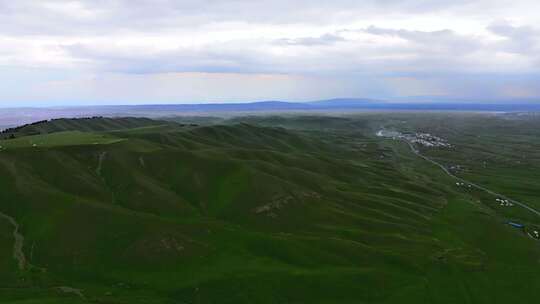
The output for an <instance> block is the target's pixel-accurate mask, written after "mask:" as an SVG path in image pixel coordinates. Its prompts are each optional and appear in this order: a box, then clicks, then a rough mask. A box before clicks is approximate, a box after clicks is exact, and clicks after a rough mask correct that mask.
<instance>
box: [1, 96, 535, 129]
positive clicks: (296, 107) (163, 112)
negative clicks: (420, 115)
mask: <svg viewBox="0 0 540 304" xmlns="http://www.w3.org/2000/svg"><path fill="white" fill-rule="evenodd" d="M393 110H397V111H493V112H538V111H540V102H535V101H534V100H530V99H517V100H506V101H482V100H481V101H478V102H469V101H468V100H467V99H448V98H446V99H445V98H442V99H441V98H435V97H426V96H421V97H408V98H402V99H397V101H385V100H377V99H365V98H336V99H328V100H318V101H312V102H286V101H259V102H249V103H208V104H169V105H111V106H81V107H50V108H11V109H0V129H1V128H5V127H10V126H15V125H19V124H23V123H29V122H33V121H38V120H44V119H51V118H66V117H85V116H96V115H99V116H108V117H114V116H140V117H152V118H156V117H164V116H175V115H185V114H190V115H201V114H211V115H222V114H234V113H242V112H245V113H249V112H259V113H260V112H276V111H280V112H285V111H293V112H303V111H328V112H331V111H335V112H351V111H393Z"/></svg>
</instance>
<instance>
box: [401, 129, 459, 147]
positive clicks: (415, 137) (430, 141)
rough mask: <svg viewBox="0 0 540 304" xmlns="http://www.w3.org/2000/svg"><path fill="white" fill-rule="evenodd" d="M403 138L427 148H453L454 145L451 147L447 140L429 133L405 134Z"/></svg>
mask: <svg viewBox="0 0 540 304" xmlns="http://www.w3.org/2000/svg"><path fill="white" fill-rule="evenodd" d="M402 136H403V138H405V139H406V140H408V141H409V142H411V143H415V144H419V145H422V146H425V147H443V148H451V147H452V145H450V144H449V143H448V142H447V141H446V140H444V139H442V138H440V137H438V136H435V135H432V134H429V133H418V132H417V133H412V134H403V135H402Z"/></svg>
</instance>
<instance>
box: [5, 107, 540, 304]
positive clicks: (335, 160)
mask: <svg viewBox="0 0 540 304" xmlns="http://www.w3.org/2000/svg"><path fill="white" fill-rule="evenodd" d="M447 115H449V114H433V113H432V114H384V115H383V114H364V115H358V116H345V117H323V116H319V117H317V116H298V117H294V116H281V117H274V116H263V117H241V118H233V119H229V120H226V121H223V122H222V124H219V125H209V126H194V125H180V124H175V123H164V122H156V121H149V120H146V119H133V118H130V119H121V120H118V124H116V121H115V120H107V121H109V122H110V124H108V125H107V126H105V124H104V123H103V119H101V118H97V119H88V120H75V121H70V125H76V127H62V128H58V126H54V127H53V126H48V124H49V123H44V124H43V125H41V126H40V128H39V130H40V131H38V133H40V134H41V135H37V136H38V138H39V140H40V143H41V144H39V145H36V146H33V144H32V145H31V146H30V145H27V144H26V143H29V142H30V141H29V140H32V142H33V141H35V140H36V139H35V138H36V137H33V136H24V135H25V134H35V132H36V131H35V130H34V131H32V132H29V133H21V132H19V133H16V134H15V135H16V139H14V140H3V141H0V145H3V146H5V148H4V149H3V150H0V212H2V213H3V214H5V215H8V216H10V217H12V218H13V219H14V220H16V222H17V223H18V225H19V226H20V227H19V232H20V233H21V234H22V235H24V247H23V248H22V252H23V254H24V257H25V259H26V263H25V264H24V267H23V268H22V269H19V267H18V260H17V259H14V258H13V244H14V238H13V234H12V233H13V230H14V227H13V225H11V224H10V222H9V221H7V220H5V219H2V218H0V274H1V275H0V303H77V302H80V303H85V302H90V303H92V302H95V303H508V302H512V303H533V302H535V301H536V300H537V299H538V297H539V296H540V271H539V270H540V268H539V266H540V264H539V261H540V243H539V242H538V241H537V240H535V239H533V238H531V237H529V236H528V235H527V233H526V231H523V230H520V229H515V228H512V227H510V226H508V225H505V224H504V223H505V222H506V221H507V220H508V219H512V220H515V221H518V222H520V223H524V224H526V225H527V229H532V228H531V227H535V225H537V224H539V223H540V221H539V218H538V217H536V216H534V215H533V214H530V212H527V211H525V210H522V209H520V208H519V207H511V208H509V207H508V208H501V207H500V206H498V205H496V204H494V203H493V202H494V199H495V197H492V196H490V195H488V194H486V193H483V192H481V191H468V190H466V189H462V188H459V187H456V186H455V180H453V179H452V178H451V177H449V176H447V175H446V174H444V172H443V171H442V170H441V169H440V168H438V167H436V166H434V165H433V164H431V163H429V162H426V161H425V160H423V159H421V158H419V157H418V156H416V155H415V154H413V153H412V152H411V150H410V149H409V147H408V145H407V144H405V143H403V142H400V141H393V140H391V139H384V138H378V137H375V136H374V134H375V132H376V131H377V130H378V129H379V128H380V127H382V126H384V127H386V128H393V129H396V130H400V131H422V132H430V133H433V134H436V135H438V136H441V137H445V138H447V139H448V141H449V142H450V143H452V144H453V145H454V146H455V147H454V148H452V149H446V150H445V149H442V148H435V149H422V153H424V154H426V155H429V156H431V157H433V158H435V159H437V160H439V161H441V162H443V163H447V164H457V163H459V164H461V165H462V166H463V167H465V168H467V170H463V171H462V172H457V173H456V174H458V175H460V176H463V177H467V178H469V179H470V180H471V181H472V180H474V181H475V182H478V183H481V184H483V185H485V186H489V187H490V188H492V189H493V190H496V191H497V192H502V193H504V194H506V195H508V196H510V197H513V198H516V199H520V200H522V201H523V202H527V203H530V205H534V206H537V207H538V208H540V202H538V198H540V193H539V191H540V190H539V189H540V187H538V184H539V183H540V179H539V176H538V171H539V170H536V169H537V168H538V167H539V166H540V163H539V162H540V161H539V158H538V151H539V150H538V145H539V143H540V131H539V130H540V129H539V128H537V127H536V126H538V121H537V120H535V119H527V118H519V119H516V118H507V117H495V116H492V115H458V114H452V115H450V117H448V116H447ZM125 121H129V124H123V126H122V127H119V125H120V122H125ZM209 121H212V122H214V121H213V120H209ZM55 122H56V121H55ZM190 122H191V123H193V120H191V121H190ZM56 125H58V123H56ZM66 125H67V123H66ZM98 125H99V126H100V127H99V128H98V127H96V126H98ZM43 130H45V131H43ZM56 132H60V133H56ZM49 133H50V134H49ZM34 136H36V135H34ZM18 141H19V142H18ZM21 141H22V143H24V144H18V143H20V142H21ZM96 143H98V144H96ZM523 155H526V157H523ZM484 160H486V161H489V163H488V166H487V167H486V168H485V167H484V166H483V163H482V161H484ZM518 160H519V161H520V163H519V164H517V163H515V162H517V161H518Z"/></svg>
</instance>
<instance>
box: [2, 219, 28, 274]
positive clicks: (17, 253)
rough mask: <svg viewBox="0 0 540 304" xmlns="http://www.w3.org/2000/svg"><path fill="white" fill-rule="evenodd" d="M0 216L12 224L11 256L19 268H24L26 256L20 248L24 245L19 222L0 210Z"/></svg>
mask: <svg viewBox="0 0 540 304" xmlns="http://www.w3.org/2000/svg"><path fill="white" fill-rule="evenodd" d="M0 218H3V219H5V220H7V221H8V222H9V223H10V224H11V226H13V238H14V240H15V241H14V243H13V258H14V259H15V260H17V264H18V266H19V269H20V270H24V269H25V268H26V264H27V262H26V256H25V255H24V252H23V250H22V249H23V245H24V236H23V235H22V234H21V233H20V232H19V224H18V223H17V221H15V219H14V218H12V217H11V216H9V215H7V214H5V213H2V212H0Z"/></svg>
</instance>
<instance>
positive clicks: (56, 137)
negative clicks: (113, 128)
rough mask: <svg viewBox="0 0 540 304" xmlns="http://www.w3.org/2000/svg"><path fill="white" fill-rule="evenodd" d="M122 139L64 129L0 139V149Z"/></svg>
mask: <svg viewBox="0 0 540 304" xmlns="http://www.w3.org/2000/svg"><path fill="white" fill-rule="evenodd" d="M120 141H122V138H117V137H114V136H111V135H107V134H98V133H92V132H81V131H64V132H58V133H51V134H43V135H31V136H23V137H18V138H14V139H6V140H2V141H0V151H3V150H9V149H17V148H29V147H32V148H41V147H45V148H50V147H58V146H77V145H98V144H100V145H107V144H113V143H117V142H120Z"/></svg>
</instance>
